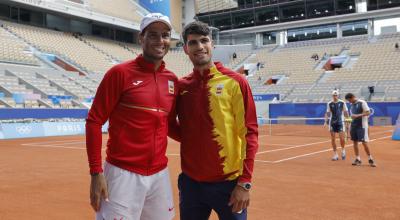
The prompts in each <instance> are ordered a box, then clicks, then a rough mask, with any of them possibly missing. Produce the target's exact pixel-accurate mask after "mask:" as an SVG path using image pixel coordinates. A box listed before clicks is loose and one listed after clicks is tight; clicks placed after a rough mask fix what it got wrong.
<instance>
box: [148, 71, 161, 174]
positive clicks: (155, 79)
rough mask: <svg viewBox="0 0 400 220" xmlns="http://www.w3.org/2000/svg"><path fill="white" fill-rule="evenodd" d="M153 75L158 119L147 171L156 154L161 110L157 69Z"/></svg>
mask: <svg viewBox="0 0 400 220" xmlns="http://www.w3.org/2000/svg"><path fill="white" fill-rule="evenodd" d="M153 76H154V82H155V84H156V98H157V119H156V122H155V130H154V135H153V148H152V149H151V154H150V158H149V163H148V167H147V173H149V172H150V171H149V169H150V166H151V162H152V160H153V157H154V154H155V149H156V140H157V129H158V126H159V125H158V124H159V123H158V120H159V119H158V117H159V112H160V89H159V87H158V80H157V71H154V72H153Z"/></svg>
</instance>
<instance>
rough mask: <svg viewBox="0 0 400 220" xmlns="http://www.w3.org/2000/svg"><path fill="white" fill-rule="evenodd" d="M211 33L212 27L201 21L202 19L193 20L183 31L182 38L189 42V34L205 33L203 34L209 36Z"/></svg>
mask: <svg viewBox="0 0 400 220" xmlns="http://www.w3.org/2000/svg"><path fill="white" fill-rule="evenodd" d="M210 33H211V29H210V27H209V26H208V25H207V24H205V23H203V22H201V21H193V22H191V23H189V24H187V25H186V26H185V27H184V28H183V31H182V38H183V42H184V43H185V44H186V43H187V38H188V36H189V34H198V35H203V36H209V35H210Z"/></svg>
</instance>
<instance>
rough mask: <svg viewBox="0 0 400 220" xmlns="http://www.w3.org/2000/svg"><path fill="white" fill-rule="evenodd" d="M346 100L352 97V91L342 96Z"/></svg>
mask: <svg viewBox="0 0 400 220" xmlns="http://www.w3.org/2000/svg"><path fill="white" fill-rule="evenodd" d="M344 98H345V99H346V100H349V99H351V98H354V94H353V93H347V94H346V96H345V97H344Z"/></svg>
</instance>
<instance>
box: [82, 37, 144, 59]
mask: <svg viewBox="0 0 400 220" xmlns="http://www.w3.org/2000/svg"><path fill="white" fill-rule="evenodd" d="M81 39H82V40H83V41H84V42H86V43H87V44H89V45H91V46H93V47H94V48H96V49H98V50H99V51H101V52H102V53H104V54H105V55H107V56H110V57H111V58H112V59H114V60H118V61H120V62H122V61H126V60H131V59H133V58H134V57H136V56H137V54H139V53H140V52H139V51H140V49H139V48H138V47H137V46H136V47H135V46H134V45H130V46H129V47H128V46H127V45H123V44H122V43H117V42H115V41H112V40H107V39H102V38H98V37H90V36H83V37H81Z"/></svg>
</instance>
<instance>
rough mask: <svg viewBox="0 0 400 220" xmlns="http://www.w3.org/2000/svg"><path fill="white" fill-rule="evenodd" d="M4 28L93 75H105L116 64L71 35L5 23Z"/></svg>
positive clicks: (41, 49)
mask: <svg viewBox="0 0 400 220" xmlns="http://www.w3.org/2000/svg"><path fill="white" fill-rule="evenodd" d="M3 25H4V27H5V28H6V29H7V30H9V31H10V32H12V33H14V34H15V35H17V36H19V37H20V38H21V39H24V40H25V41H26V42H28V43H29V44H31V45H33V46H34V47H36V48H37V49H39V50H40V51H42V52H46V53H51V54H56V55H58V56H60V57H62V58H64V59H65V60H66V61H68V62H71V63H72V64H74V65H76V66H78V67H80V68H82V69H83V70H85V71H88V72H93V73H104V71H105V70H107V69H109V68H110V67H111V66H113V64H115V62H113V60H112V59H111V58H110V57H108V56H107V55H105V54H103V53H99V51H98V50H97V49H95V48H93V47H91V46H90V45H88V44H86V43H85V42H83V41H82V40H80V39H78V38H77V37H74V36H73V35H72V34H70V33H64V32H59V31H53V30H49V29H44V28H38V27H32V26H27V25H21V24H15V23H10V22H5V21H3Z"/></svg>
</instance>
